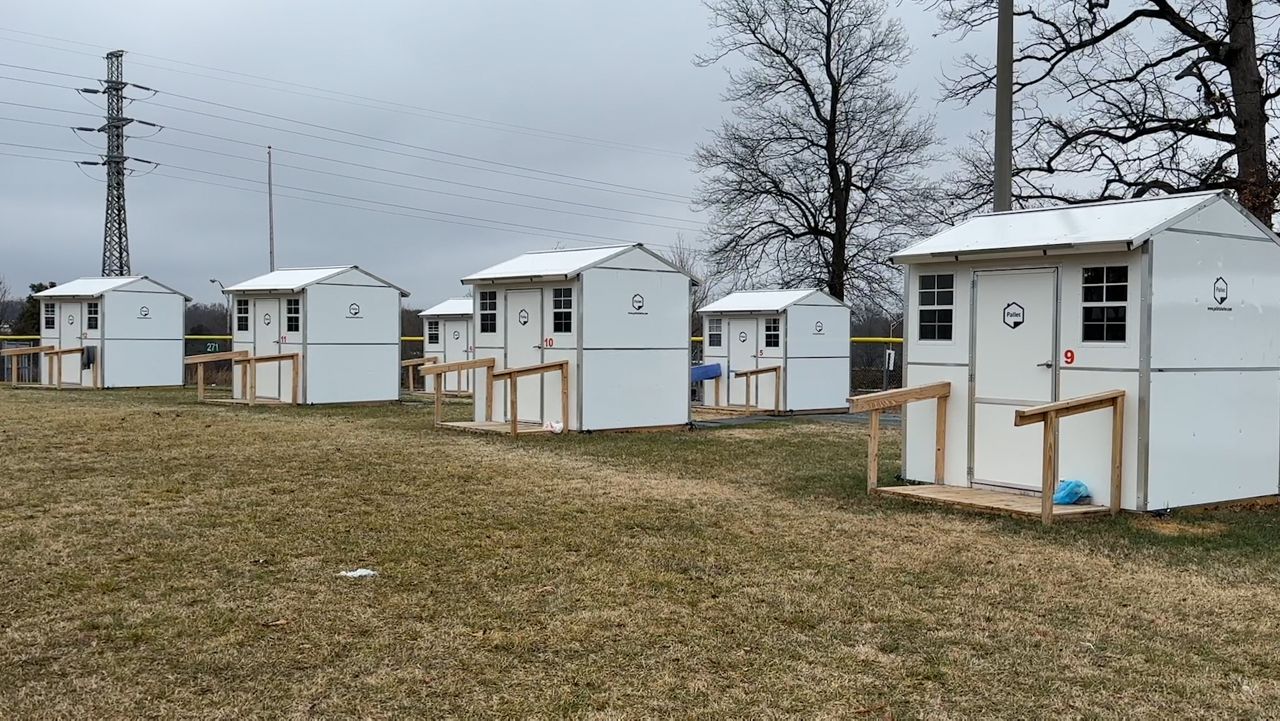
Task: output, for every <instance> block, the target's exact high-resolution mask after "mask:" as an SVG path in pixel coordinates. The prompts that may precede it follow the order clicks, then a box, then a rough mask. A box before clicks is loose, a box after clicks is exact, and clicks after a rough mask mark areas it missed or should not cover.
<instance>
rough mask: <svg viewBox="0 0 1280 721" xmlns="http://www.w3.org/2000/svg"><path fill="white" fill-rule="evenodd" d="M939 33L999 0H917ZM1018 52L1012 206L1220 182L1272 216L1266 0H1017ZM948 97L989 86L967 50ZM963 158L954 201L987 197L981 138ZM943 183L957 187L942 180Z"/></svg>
mask: <svg viewBox="0 0 1280 721" xmlns="http://www.w3.org/2000/svg"><path fill="white" fill-rule="evenodd" d="M927 1H928V2H929V3H930V4H931V5H932V6H933V7H934V8H936V9H937V10H938V12H939V14H940V17H941V21H942V26H943V28H944V30H948V31H953V32H957V33H961V34H964V33H968V32H971V31H973V30H976V29H977V28H980V27H982V26H984V25H986V24H988V23H991V22H992V21H993V20H994V19H995V6H996V3H997V0H927ZM1015 16H1016V17H1017V21H1018V32H1019V33H1020V34H1021V36H1022V40H1021V41H1020V42H1019V44H1018V47H1017V48H1016V52H1015V82H1014V92H1015V97H1016V100H1017V119H1016V121H1015V126H1016V127H1015V145H1016V148H1015V171H1014V172H1015V196H1016V197H1015V199H1016V200H1017V201H1019V203H1020V204H1021V205H1034V204H1037V203H1041V202H1044V201H1048V200H1057V201H1068V202H1072V201H1079V200H1093V199H1109V198H1121V197H1131V196H1141V195H1146V194H1149V193H1176V192H1183V191H1191V190H1212V189H1228V190H1231V191H1233V192H1234V193H1235V194H1236V196H1237V197H1238V198H1239V199H1240V202H1241V204H1243V205H1244V206H1245V207H1246V208H1248V209H1249V210H1250V211H1252V212H1253V214H1254V215H1256V216H1257V217H1258V218H1260V219H1261V220H1262V221H1263V222H1266V223H1271V222H1272V219H1273V215H1274V214H1275V211H1276V197H1277V193H1280V184H1277V174H1278V173H1280V163H1278V162H1277V160H1278V159H1280V154H1278V153H1277V150H1278V149H1277V147H1276V144H1275V137H1274V136H1272V135H1269V127H1268V117H1269V110H1271V108H1272V107H1273V106H1274V104H1275V102H1276V99H1277V97H1280V73H1278V72H1277V71H1280V3H1277V2H1276V0H1129V1H1127V2H1123V3H1112V2H1109V1H1108V0H1085V1H1082V2H1061V1H1060V0H1021V2H1020V3H1019V4H1018V6H1017V7H1016V8H1015ZM961 67H962V70H961V74H960V75H959V76H958V77H955V78H950V79H949V81H948V83H947V86H946V95H947V97H949V98H950V99H952V100H955V101H958V102H962V103H971V102H973V101H974V100H976V99H977V98H978V97H979V96H980V95H982V94H983V93H984V92H986V91H987V90H988V89H991V88H993V87H994V82H995V81H994V77H995V76H994V71H993V68H992V65H991V64H990V63H989V62H988V61H986V60H984V59H981V58H978V57H975V56H972V55H969V56H966V57H965V58H964V59H963V61H962V63H961ZM975 140H976V141H977V142H976V144H975V146H974V149H972V150H970V151H966V152H967V154H966V155H962V157H961V158H960V160H961V166H962V168H961V171H960V172H959V173H957V175H956V177H955V178H953V180H954V181H958V185H957V186H956V187H957V191H958V192H957V193H956V200H957V203H958V204H959V205H960V206H965V205H969V206H975V207H976V206H980V205H982V204H984V203H985V202H986V201H987V200H988V199H989V198H990V165H989V163H988V162H987V160H988V157H987V152H986V151H985V149H984V148H985V147H987V146H989V143H987V142H986V138H985V137H978V138H976V139H975ZM953 185H954V184H953Z"/></svg>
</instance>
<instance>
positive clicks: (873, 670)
mask: <svg viewBox="0 0 1280 721" xmlns="http://www.w3.org/2000/svg"><path fill="white" fill-rule="evenodd" d="M0 410H2V411H3V413H4V415H5V418H6V423H5V425H4V426H2V427H0V448H2V449H3V450H4V453H5V468H6V479H5V483H4V484H0V552H3V553H4V556H5V558H6V575H7V577H8V578H9V579H10V580H11V583H10V584H9V585H8V588H7V589H6V593H5V594H3V595H0V703H2V704H4V708H7V709H20V710H21V711H20V713H21V715H23V716H28V717H39V716H59V717H66V716H78V717H121V716H130V717H135V716H164V717H200V718H243V717H245V716H361V717H382V718H392V717H400V718H402V717H440V716H462V717H477V716H479V717H561V716H589V717H604V718H616V717H635V716H647V717H681V718H694V717H697V718H707V717H721V718H741V717H745V716H769V717H781V716H798V717H805V718H812V717H826V718H849V717H854V716H856V715H857V714H860V713H863V712H865V711H866V710H868V709H874V714H875V715H876V716H884V715H885V714H886V713H887V714H892V716H893V717H895V718H918V717H928V718H1044V717H1050V716H1053V717H1089V718H1119V717H1142V716H1152V717H1154V716H1169V715H1177V716H1229V717H1264V716H1268V715H1270V714H1272V713H1273V710H1274V708H1275V707H1276V703H1277V701H1280V687H1278V683H1280V682H1278V681H1277V679H1278V678H1280V674H1277V673H1276V669H1277V668H1280V634H1278V633H1277V631H1278V630H1280V629H1277V627H1276V626H1277V624H1278V623H1280V621H1278V620H1277V619H1280V594H1278V593H1277V583H1276V581H1275V577H1274V576H1273V575H1272V574H1270V573H1268V572H1266V571H1265V570H1264V569H1266V568H1271V567H1274V566H1275V564H1274V563H1273V562H1274V561H1275V548H1274V547H1275V544H1276V543H1277V541H1276V538H1277V537H1280V536H1278V535H1277V534H1276V533H1274V530H1275V529H1274V525H1273V524H1274V522H1275V518H1274V516H1273V515H1272V514H1270V513H1257V514H1248V513H1245V514H1240V513H1237V514H1232V515H1231V516H1223V517H1219V516H1215V515H1209V516H1207V517H1206V518H1205V522H1207V523H1225V524H1227V525H1228V529H1227V530H1226V531H1225V532H1223V533H1221V534H1219V535H1213V536H1206V537H1189V536H1177V537H1165V536H1162V535H1160V534H1159V533H1157V532H1153V531H1150V530H1149V529H1146V528H1144V527H1143V526H1142V525H1141V524H1139V523H1136V522H1134V521H1131V520H1130V519H1117V520H1114V521H1106V522H1100V523H1090V524H1071V525H1072V527H1071V528H1067V527H1066V526H1065V524H1064V526H1063V527H1056V526H1055V527H1053V528H1050V529H1041V528H1039V527H1038V526H1035V525H1030V524H1020V523H1015V522H1011V521H1007V520H1003V519H993V518H988V517H984V516H974V515H968V514H961V513H954V512H946V511H939V510H936V509H924V508H920V507H916V506H907V505H905V504H895V503H884V502H880V501H878V500H877V499H867V498H866V497H865V495H864V494H861V493H860V492H858V491H859V487H858V484H859V483H860V482H861V479H862V478H863V477H864V475H865V474H864V473H863V469H862V468H861V464H862V463H863V462H864V459H865V432H864V431H863V430H862V429H860V428H858V427H856V426H848V425H845V424H818V423H798V424H795V425H788V426H779V427H771V428H760V429H726V430H731V431H733V432H732V433H726V432H725V430H717V431H709V432H701V431H699V432H673V433H666V434H626V435H613V434H598V435H595V436H590V437H580V436H569V437H557V438H545V437H540V438H534V437H529V438H521V439H516V440H512V439H509V438H502V437H487V436H473V435H467V434H459V433H453V432H432V431H430V430H429V417H430V416H429V413H423V412H422V411H421V409H417V408H412V407H410V408H403V407H395V406H391V407H381V408H360V409H306V408H301V409H292V408H281V409H246V408H225V407H217V406H197V405H194V404H191V403H190V402H188V400H187V395H186V394H179V393H132V394H127V393H98V394H92V393H61V394H57V393H36V392H9V391H7V390H3V389H0ZM740 430H750V431H751V432H750V433H748V434H746V435H743V434H742V433H739V432H738V431H740ZM756 431H759V432H756ZM886 440H887V443H896V437H895V436H893V434H886ZM860 443H861V445H859V444H860ZM887 455H888V453H887ZM888 472H889V466H886V468H884V469H882V473H888ZM1197 522H1199V520H1197ZM1162 544H1167V546H1166V545H1162ZM1206 544H1207V545H1206ZM1214 544H1216V545H1214ZM356 567H369V568H374V569H376V570H377V571H378V572H379V574H380V575H379V576H378V577H377V578H373V579H365V580H351V579H343V578H339V577H337V576H336V575H335V574H336V573H337V572H338V571H341V570H347V569H352V568H356ZM280 621H285V623H278V622H280Z"/></svg>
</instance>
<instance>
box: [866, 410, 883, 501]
mask: <svg viewBox="0 0 1280 721" xmlns="http://www.w3.org/2000/svg"><path fill="white" fill-rule="evenodd" d="M879 477H880V411H879V410H874V411H871V434H870V435H869V436H868V437H867V491H872V490H874V489H875V487H876V484H877V483H878V482H879Z"/></svg>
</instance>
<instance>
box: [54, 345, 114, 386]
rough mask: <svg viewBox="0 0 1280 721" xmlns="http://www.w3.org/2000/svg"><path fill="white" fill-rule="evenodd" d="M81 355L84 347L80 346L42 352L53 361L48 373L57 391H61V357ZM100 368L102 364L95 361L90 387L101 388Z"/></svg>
mask: <svg viewBox="0 0 1280 721" xmlns="http://www.w3.org/2000/svg"><path fill="white" fill-rule="evenodd" d="M82 353H84V346H81V347H79V348H52V349H50V350H47V351H45V352H44V354H45V356H47V357H49V358H53V359H54V362H53V366H52V367H51V368H50V369H49V373H50V374H51V375H52V376H53V387H54V388H57V389H59V390H61V389H62V359H63V357H64V356H69V355H80V354H82ZM101 368H102V364H101V363H99V362H98V361H96V360H95V361H94V363H93V385H92V386H90V387H92V388H98V387H100V386H101V381H102V378H101V375H100V370H101ZM77 375H78V374H77Z"/></svg>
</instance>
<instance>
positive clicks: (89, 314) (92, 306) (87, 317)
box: [84, 300, 101, 330]
mask: <svg viewBox="0 0 1280 721" xmlns="http://www.w3.org/2000/svg"><path fill="white" fill-rule="evenodd" d="M100 317H101V311H100V310H99V307H98V301H96V300H91V301H88V302H86V303H85V305H84V329H85V330H98V319H99V318H100Z"/></svg>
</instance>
